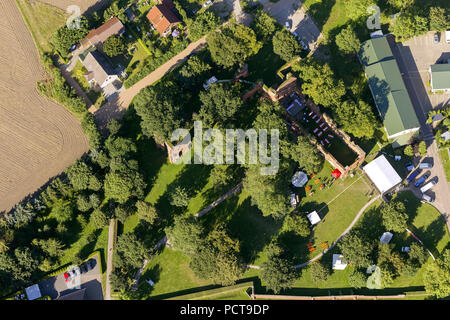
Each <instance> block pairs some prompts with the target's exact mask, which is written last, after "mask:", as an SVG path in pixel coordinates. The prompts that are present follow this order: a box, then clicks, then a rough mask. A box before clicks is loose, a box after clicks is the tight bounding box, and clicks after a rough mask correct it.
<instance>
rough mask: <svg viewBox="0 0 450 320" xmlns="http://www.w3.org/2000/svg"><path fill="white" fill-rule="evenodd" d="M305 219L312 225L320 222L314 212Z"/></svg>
mask: <svg viewBox="0 0 450 320" xmlns="http://www.w3.org/2000/svg"><path fill="white" fill-rule="evenodd" d="M306 217H308V219H309V222H311V224H312V225H315V224H316V223H319V222H320V217H319V215H318V214H317V212H316V211H313V212H311V213H309V214H308V215H307V216H306Z"/></svg>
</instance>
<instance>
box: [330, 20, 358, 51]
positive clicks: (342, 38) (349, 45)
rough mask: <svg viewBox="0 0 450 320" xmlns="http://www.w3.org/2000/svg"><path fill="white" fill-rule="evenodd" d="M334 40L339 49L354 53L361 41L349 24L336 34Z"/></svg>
mask: <svg viewBox="0 0 450 320" xmlns="http://www.w3.org/2000/svg"><path fill="white" fill-rule="evenodd" d="M335 42H336V45H337V46H338V48H339V50H341V51H342V52H344V53H347V54H350V53H353V54H356V53H357V52H358V51H359V48H360V46H361V41H360V40H359V39H358V37H357V36H356V33H355V31H353V29H352V27H351V26H350V25H349V26H347V28H345V29H342V30H341V32H339V33H338V34H337V35H336V39H335Z"/></svg>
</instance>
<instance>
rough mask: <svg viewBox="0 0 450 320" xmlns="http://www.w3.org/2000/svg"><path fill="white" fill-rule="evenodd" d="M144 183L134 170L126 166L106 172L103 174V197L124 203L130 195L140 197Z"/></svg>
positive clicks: (142, 194) (142, 193)
mask: <svg viewBox="0 0 450 320" xmlns="http://www.w3.org/2000/svg"><path fill="white" fill-rule="evenodd" d="M145 187H146V183H145V181H144V179H143V177H142V175H141V174H140V173H139V172H137V171H136V170H132V169H129V168H126V169H124V170H121V171H112V172H108V173H107V174H106V176H105V186H104V188H105V197H107V198H112V199H115V200H116V201H117V202H119V203H125V202H126V201H127V200H128V199H129V198H130V197H133V196H135V197H137V198H142V197H143V196H144V189H145Z"/></svg>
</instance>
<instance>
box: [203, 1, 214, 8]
mask: <svg viewBox="0 0 450 320" xmlns="http://www.w3.org/2000/svg"><path fill="white" fill-rule="evenodd" d="M210 4H212V1H211V0H208V1H206V2H205V3H204V4H203V6H204V7H205V8H206V7H207V6H209V5H210Z"/></svg>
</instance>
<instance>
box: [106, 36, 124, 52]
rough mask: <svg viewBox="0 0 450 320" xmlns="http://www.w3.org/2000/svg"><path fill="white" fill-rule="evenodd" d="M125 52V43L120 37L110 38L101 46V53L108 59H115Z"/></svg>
mask: <svg viewBox="0 0 450 320" xmlns="http://www.w3.org/2000/svg"><path fill="white" fill-rule="evenodd" d="M124 51H125V42H124V40H123V38H122V37H120V36H111V37H109V38H108V39H106V41H105V43H104V44H103V52H104V53H106V54H107V55H108V56H110V57H115V56H118V55H120V54H122V53H123V52H124Z"/></svg>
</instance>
